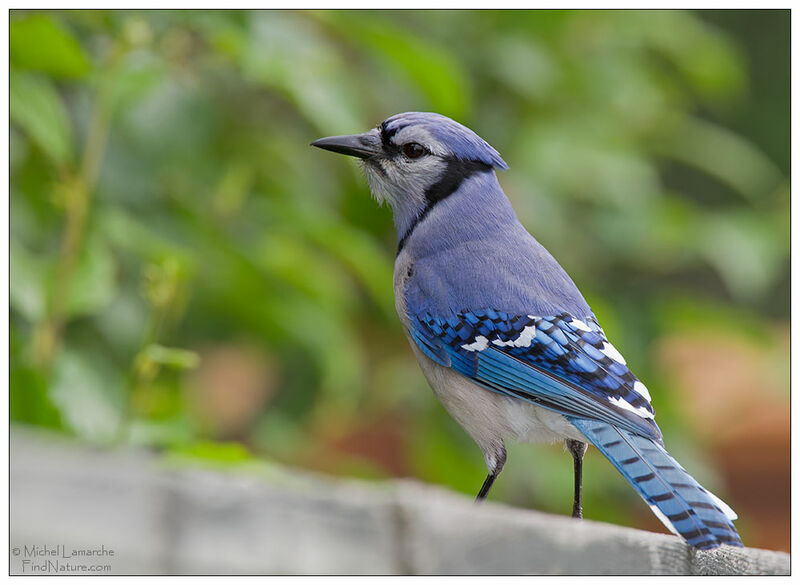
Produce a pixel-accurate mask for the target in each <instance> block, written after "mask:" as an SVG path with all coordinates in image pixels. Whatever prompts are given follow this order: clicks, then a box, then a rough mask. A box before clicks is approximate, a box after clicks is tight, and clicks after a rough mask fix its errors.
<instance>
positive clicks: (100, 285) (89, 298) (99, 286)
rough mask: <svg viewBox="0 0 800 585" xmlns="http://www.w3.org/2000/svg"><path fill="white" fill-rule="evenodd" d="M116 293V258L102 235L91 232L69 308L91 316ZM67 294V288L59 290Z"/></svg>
mask: <svg viewBox="0 0 800 585" xmlns="http://www.w3.org/2000/svg"><path fill="white" fill-rule="evenodd" d="M115 293H116V282H115V266H114V257H113V255H112V254H111V251H110V250H109V248H108V246H107V244H106V243H105V241H104V240H103V239H101V238H100V237H99V236H94V235H91V236H90V237H89V238H87V241H86V242H85V244H84V247H83V250H82V253H81V255H80V257H79V258H78V262H77V265H76V266H75V271H74V273H73V276H72V286H71V287H70V293H69V303H68V305H67V306H68V311H69V314H70V315H72V316H82V315H91V314H94V313H97V312H100V311H102V310H103V309H104V308H106V307H107V306H108V305H109V303H111V300H112V299H113V297H114V294H115ZM55 294H64V291H55Z"/></svg>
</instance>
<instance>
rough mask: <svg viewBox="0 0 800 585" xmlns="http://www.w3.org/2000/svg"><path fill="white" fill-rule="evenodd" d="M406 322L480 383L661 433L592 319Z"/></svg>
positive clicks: (437, 355) (467, 316) (440, 357)
mask: <svg viewBox="0 0 800 585" xmlns="http://www.w3.org/2000/svg"><path fill="white" fill-rule="evenodd" d="M410 322H411V327H410V331H409V333H410V335H411V338H412V339H413V340H414V342H415V343H416V344H417V346H418V347H419V348H420V350H422V352H423V353H425V355H427V356H428V357H429V358H431V359H432V360H433V361H435V362H436V363H438V364H440V365H442V366H445V367H449V368H452V369H454V370H455V371H457V372H459V373H460V374H462V375H463V376H466V377H468V378H470V379H471V380H473V381H474V382H476V383H477V384H479V385H480V386H483V387H484V388H487V389H489V390H492V391H494V392H499V393H501V394H505V395H507V396H514V397H516V398H520V399H522V400H527V401H529V402H533V403H536V404H538V405H540V406H543V407H545V408H549V409H551V410H554V411H556V412H559V413H561V414H564V415H567V416H577V417H583V418H588V419H590V420H596V421H601V422H605V423H609V424H613V425H616V426H618V427H620V428H623V429H626V430H629V431H631V432H633V433H635V434H639V435H642V436H645V437H649V438H652V439H655V440H657V441H660V440H661V432H660V431H659V429H658V427H657V426H656V424H655V422H654V420H653V415H654V411H653V407H652V406H651V405H650V402H649V395H648V393H647V389H646V388H645V386H644V385H643V384H642V383H641V382H639V381H638V380H637V379H636V377H635V376H634V375H633V373H631V371H630V370H629V369H628V367H627V366H626V365H625V360H624V359H623V358H622V356H621V355H620V354H619V352H617V351H616V349H614V347H613V346H612V345H611V344H610V343H609V342H608V340H607V339H606V338H605V335H604V333H603V331H602V329H601V328H600V326H599V325H598V324H597V322H596V321H595V320H594V318H591V317H590V318H586V319H584V320H581V319H578V318H576V317H573V316H571V315H568V314H566V313H563V314H560V315H555V316H536V315H510V314H508V313H505V312H503V311H497V310H492V309H485V310H477V311H469V312H461V313H457V314H455V315H452V316H450V317H438V316H432V315H430V314H427V313H425V314H422V315H416V316H411V319H410Z"/></svg>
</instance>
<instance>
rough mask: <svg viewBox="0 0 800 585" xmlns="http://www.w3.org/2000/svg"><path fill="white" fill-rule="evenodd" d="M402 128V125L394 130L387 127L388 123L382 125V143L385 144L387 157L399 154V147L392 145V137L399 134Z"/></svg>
mask: <svg viewBox="0 0 800 585" xmlns="http://www.w3.org/2000/svg"><path fill="white" fill-rule="evenodd" d="M400 128H401V126H400V125H396V126H395V127H394V128H389V127H387V126H386V122H384V123H383V124H381V142H382V143H383V150H384V152H385V153H386V154H387V156H393V155H394V154H396V153H397V152H399V149H398V148H397V146H395V145H394V143H392V136H394V135H395V134H397V132H398V130H400Z"/></svg>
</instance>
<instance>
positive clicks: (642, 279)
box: [10, 11, 789, 531]
mask: <svg viewBox="0 0 800 585" xmlns="http://www.w3.org/2000/svg"><path fill="white" fill-rule="evenodd" d="M788 21H789V17H788V11H785V12H783V13H780V12H778V13H771V14H768V13H747V12H737V11H734V12H727V13H717V12H707V13H702V14H700V13H690V12H678V11H670V12H658V11H646V12H637V11H629V12H608V11H592V12H569V11H532V12H501V11H482V12H474V11H447V12H445V11H431V12H420V11H404V12H392V11H387V12H353V11H348V12H318V11H311V12H293V11H280V12H273V11H264V12H246V11H236V12H227V11H154V12H139V11H58V12H28V11H13V12H12V14H11V28H10V35H11V39H10V40H11V44H10V51H11V57H10V58H11V78H10V79H11V85H10V93H11V103H10V115H11V122H12V125H11V136H10V144H11V152H10V155H11V156H10V168H11V240H10V243H11V368H12V377H11V402H10V404H11V418H12V420H14V421H19V422H24V423H29V424H34V425H40V426H45V427H52V428H56V429H60V430H61V431H63V432H65V433H69V434H72V435H76V436H78V437H80V438H82V439H84V440H86V441H91V442H100V443H123V444H135V445H145V446H148V447H151V448H155V449H160V450H164V451H166V452H168V453H172V454H182V455H188V456H192V457H199V458H202V459H204V460H209V461H216V462H227V463H242V462H248V463H250V464H254V465H255V464H257V463H255V462H256V461H269V460H277V461H282V462H288V463H293V464H297V465H303V466H307V467H311V468H316V469H322V470H325V471H328V472H334V473H339V474H346V475H360V476H365V477H374V478H377V477H386V476H390V475H409V476H415V477H418V478H421V479H423V480H426V481H430V482H435V483H439V484H445V485H448V486H451V487H453V488H455V489H458V490H461V491H463V492H465V493H470V494H471V493H473V492H475V491H476V490H477V488H478V487H479V485H480V483H481V481H482V479H483V475H484V473H485V470H484V468H483V461H482V458H481V457H480V454H479V452H478V450H477V448H476V447H475V446H474V445H473V444H472V442H471V441H470V440H469V438H468V437H466V436H465V435H464V434H463V433H462V432H461V431H460V429H458V427H457V426H456V424H455V423H454V422H452V421H451V420H450V419H449V417H448V416H447V415H446V413H444V411H443V410H442V408H441V407H440V406H439V405H438V404H437V403H436V402H435V400H434V398H433V396H432V394H431V392H430V390H429V389H428V388H427V385H426V383H425V381H424V379H423V377H422V376H421V374H420V372H419V371H418V369H417V366H416V364H415V363H414V360H413V357H412V355H411V353H410V350H409V349H408V347H407V344H406V341H405V339H404V336H403V334H402V331H401V329H400V326H399V324H398V322H397V319H396V316H395V314H394V305H393V299H392V290H391V269H392V261H393V257H394V236H393V230H392V225H391V215H390V212H389V210H388V209H386V208H383V209H379V208H378V207H377V206H376V205H375V204H374V202H373V201H372V200H371V199H370V197H369V193H368V190H367V187H366V184H365V182H364V180H363V178H362V177H361V176H360V173H359V172H358V169H357V167H356V165H355V164H353V163H352V162H349V161H345V160H344V159H342V158H340V157H335V156H333V155H330V154H328V153H323V152H320V151H316V150H314V149H311V148H309V147H308V143H309V142H310V141H311V140H314V139H316V138H318V137H321V136H327V135H331V134H340V133H353V132H358V131H363V130H366V129H367V128H369V127H371V126H373V125H374V124H376V123H378V122H379V121H381V120H382V119H384V118H385V117H387V116H389V115H391V114H394V113H396V112H400V111H407V110H426V111H427V110H430V111H437V112H440V113H443V114H445V115H448V116H451V117H453V118H455V119H457V120H459V121H461V122H463V123H465V124H466V125H468V126H470V127H471V128H473V129H474V130H475V131H476V132H478V133H479V134H480V135H481V136H483V137H484V138H486V139H487V140H488V141H489V142H490V143H492V144H493V145H494V146H495V147H497V148H498V149H499V150H500V151H501V153H502V154H503V156H504V158H505V159H506V161H507V162H508V163H509V165H510V167H511V170H510V171H509V172H507V173H505V174H502V175H501V176H500V180H501V183H502V184H503V186H504V187H505V189H506V191H507V193H508V194H509V196H510V198H511V199H512V202H513V203H514V205H515V207H516V209H517V210H518V213H519V215H520V218H521V220H522V222H523V223H524V224H525V225H526V226H527V227H528V228H529V230H530V231H531V232H532V233H533V234H535V235H536V237H537V238H538V239H539V240H540V241H541V242H542V243H544V244H545V245H546V246H547V247H548V248H549V249H550V250H551V251H552V252H553V253H554V255H555V256H556V257H557V258H558V259H559V260H560V262H561V263H562V265H563V266H565V268H566V269H567V271H568V272H569V273H570V274H571V276H572V277H573V279H574V280H575V281H576V282H577V283H578V285H579V286H580V287H581V289H582V290H583V291H584V293H585V295H586V297H587V299H588V300H589V302H590V304H591V305H592V307H593V308H594V310H595V312H596V314H597V315H598V316H599V318H600V320H601V322H602V323H603V324H604V327H605V329H606V332H607V333H608V334H609V336H610V337H611V339H613V340H614V343H615V345H616V346H617V347H618V348H619V349H620V350H621V351H622V352H623V353H624V354H625V355H626V357H627V359H628V362H629V363H630V364H632V366H633V368H634V370H635V371H636V372H637V373H638V375H639V377H640V378H642V379H644V380H645V382H646V383H647V385H648V387H649V388H650V390H651V393H652V394H653V396H654V405H655V407H656V410H657V412H658V420H659V422H660V424H661V426H662V429H663V430H664V432H665V436H666V437H667V445H668V446H669V447H670V449H671V450H672V451H673V452H674V453H675V454H676V456H677V457H678V458H679V459H681V460H682V461H683V462H684V465H686V466H687V467H689V469H691V470H697V472H698V477H699V478H700V479H702V480H705V481H706V482H708V483H709V484H710V485H711V487H712V488H717V491H719V492H720V495H721V496H724V495H725V492H726V489H725V486H722V485H720V480H719V478H718V477H716V476H715V475H714V474H713V470H714V469H715V463H714V462H713V461H711V460H709V459H708V458H707V457H706V456H704V455H703V453H704V445H703V444H702V442H701V441H699V439H698V437H697V436H695V435H694V434H693V433H692V431H691V430H690V429H689V428H688V427H687V424H686V422H685V421H684V420H683V419H682V418H681V415H680V409H679V408H678V407H677V406H676V397H675V393H674V391H673V382H674V380H673V378H672V377H671V373H670V372H668V371H664V369H663V368H660V367H659V365H658V362H657V360H656V359H655V357H654V352H653V348H654V347H656V346H657V343H658V341H659V340H660V339H662V338H665V337H667V336H669V335H672V334H674V333H675V332H685V331H692V330H694V329H697V328H702V329H703V330H708V329H710V330H712V331H713V332H714V334H715V335H717V336H718V337H722V338H725V337H727V336H729V335H736V336H740V337H741V336H744V337H745V338H746V339H747V340H749V342H751V343H752V344H753V345H754V346H759V345H763V344H765V343H771V342H770V341H769V339H770V337H769V334H768V332H769V331H770V330H771V328H773V327H776V326H778V327H784V328H786V327H788V315H789V302H788V298H789V293H788V290H789V269H788V254H789V216H788V207H789V187H788V173H789V127H788V107H789V101H788V99H789V98H788V95H789V91H788V87H789V85H788V84H789V75H788V71H789V69H788V59H789V57H788V38H789V37H788V29H789V25H788ZM220 347H223V348H228V350H230V352H232V353H231V354H230V355H233V356H234V357H233V358H231V360H232V361H231V363H232V364H233V365H230V366H229V367H230V368H232V370H230V371H229V370H226V369H224V368H223V371H224V372H229V373H230V372H232V373H230V376H231V377H227V376H225V375H223V376H222V380H221V381H220V380H219V379H218V378H219V376H218V377H217V378H213V379H210V374H209V373H208V372H207V371H206V370H204V363H206V361H205V357H206V356H208V355H218V354H215V351H217V350H218V349H219V348H220ZM226 355H228V354H226ZM242 356H245V357H242ZM247 356H249V357H247ZM223 361H224V360H223ZM225 363H228V362H225ZM237 364H238V365H237ZM241 364H244V366H241ZM240 366H241V367H240ZM242 371H244V374H242V373H241V372H242ZM778 371H779V372H785V371H788V354H781V359H780V364H779V366H778ZM239 374H241V375H239ZM237 376H238V377H237ZM242 376H243V377H244V378H245V380H246V382H245V383H243V385H244V386H246V387H247V388H250V387H253V388H255V390H253V391H252V392H250V394H248V393H247V392H244V391H243V392H238V391H237V388H238V386H237V382H236V381H235V380H238V379H239V378H241V377H242ZM229 379H230V380H231V382H230V387H228V384H227V383H226V380H229ZM786 379H788V376H787V377H786V378H782V380H783V382H782V383H784V385H785V388H786V394H785V395H783V396H782V398H781V399H782V400H785V401H786V403H787V404H788V383H785V381H786ZM209 380H210V381H209ZM253 380H254V381H253ZM248 384H249V385H248ZM198 388H200V389H205V390H203V391H202V392H201V391H200V390H198ZM203 392H205V394H204V393H203ZM215 392H216V393H217V395H220V396H221V398H220V397H219V396H217V398H216V399H217V400H220V399H221V400H222V402H223V403H224V402H225V400H226V399H228V400H230V401H233V402H236V403H240V404H241V409H240V410H241V412H240V413H239V415H238V418H237V417H236V416H232V418H231V421H232V422H231V421H228V422H227V423H225V424H224V425H222V424H220V423H219V422H218V421H215V417H214V415H215V412H217V411H218V405H219V403H215V402H213V401H211V402H209V400H207V398H208V395H209V393H210V394H212V395H215V394H214V393H215ZM198 396H199V398H198ZM215 396H216V395H215ZM204 397H205V398H204ZM204 401H205V402H204ZM237 401H238V402H237ZM209 404H210V405H211V406H209ZM215 405H216V406H215ZM226 420H227V419H226ZM509 461H510V465H509V466H507V469H506V471H505V473H504V476H503V479H502V481H500V482H499V483H498V484H497V492H496V495H495V497H497V498H499V499H503V500H506V501H510V502H514V503H518V504H522V505H526V506H532V507H537V508H540V509H545V510H550V511H554V512H559V513H566V512H567V511H568V510H569V506H570V502H571V496H570V495H569V492H570V490H571V481H572V478H571V471H570V470H571V462H570V460H569V457H568V456H567V455H566V454H565V453H563V452H562V450H561V449H559V448H554V447H524V448H515V449H512V451H511V454H510V458H509ZM701 462H704V463H705V466H703V465H701ZM587 466H588V469H587V472H586V477H587V478H588V479H587V493H586V504H585V509H586V510H587V514H588V516H589V517H592V518H597V519H605V520H611V521H616V522H626V523H629V522H632V521H633V519H632V517H631V514H632V512H631V511H630V510H631V507H632V506H634V505H633V504H631V502H632V501H634V500H635V499H636V496H635V494H634V493H633V491H632V490H630V489H629V488H628V487H627V486H626V485H625V484H624V482H623V481H622V480H620V479H619V478H618V477H617V475H616V473H615V472H614V470H613V469H612V468H611V466H610V465H608V464H607V463H605V462H604V461H602V460H600V458H598V457H589V460H588V461H587ZM703 468H704V469H706V471H705V472H703V471H701V469H703ZM732 504H733V505H734V507H735V505H736V502H735V501H734V502H732ZM634 509H635V508H634ZM744 530H745V531H746V522H745V524H744Z"/></svg>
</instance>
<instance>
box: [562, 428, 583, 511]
mask: <svg viewBox="0 0 800 585" xmlns="http://www.w3.org/2000/svg"><path fill="white" fill-rule="evenodd" d="M564 443H565V444H566V445H567V449H569V452H570V453H572V460H573V462H574V463H575V499H574V501H573V502H572V517H573V518H583V508H582V507H581V483H582V478H583V454H584V453H586V443H582V442H580V441H574V440H572V439H567V440H565V441H564Z"/></svg>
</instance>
